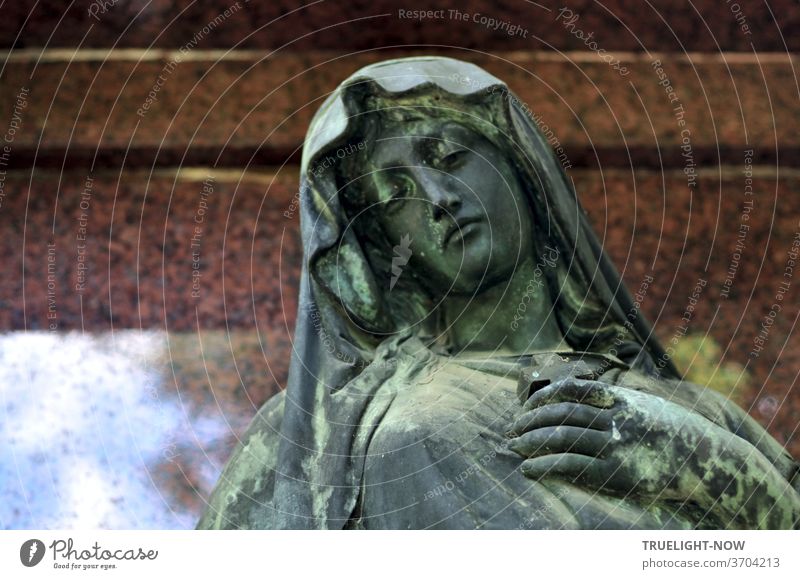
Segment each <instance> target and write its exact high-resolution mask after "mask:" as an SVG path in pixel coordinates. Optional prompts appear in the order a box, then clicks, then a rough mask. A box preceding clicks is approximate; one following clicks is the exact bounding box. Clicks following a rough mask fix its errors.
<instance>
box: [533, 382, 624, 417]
mask: <svg viewBox="0 0 800 579" xmlns="http://www.w3.org/2000/svg"><path fill="white" fill-rule="evenodd" d="M614 401H615V400H614V394H613V393H612V392H611V389H610V388H609V387H608V385H607V384H604V383H602V382H597V381H595V380H580V379H579V378H572V377H570V378H565V379H563V380H559V381H558V382H554V383H553V384H550V385H548V386H545V387H544V388H542V389H541V390H538V391H536V392H534V393H533V394H532V395H531V397H530V398H528V401H527V402H525V404H524V405H523V410H533V409H534V408H538V407H540V406H544V405H545V404H553V403H555V402H580V403H583V404H590V405H592V406H597V407H599V408H611V407H612V406H613V405H614Z"/></svg>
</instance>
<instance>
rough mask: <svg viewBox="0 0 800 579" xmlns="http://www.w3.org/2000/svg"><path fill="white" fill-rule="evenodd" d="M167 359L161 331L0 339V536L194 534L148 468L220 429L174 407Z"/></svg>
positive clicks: (209, 470) (213, 472)
mask: <svg viewBox="0 0 800 579" xmlns="http://www.w3.org/2000/svg"><path fill="white" fill-rule="evenodd" d="M166 360H167V350H166V335H165V334H164V333H159V332H139V331H122V332H114V334H113V335H112V334H104V335H97V336H90V335H81V334H76V333H72V334H60V335H59V334H55V335H54V334H47V333H27V334H26V333H12V334H6V335H2V336H0V408H2V409H1V410H0V527H2V528H6V529H9V528H11V529H24V528H70V529H86V528H112V529H114V528H121V529H144V528H162V529H166V528H191V527H192V526H193V525H194V524H195V522H196V517H197V514H196V513H192V512H188V511H187V510H185V509H182V510H177V509H178V508H181V507H179V506H176V505H177V503H178V501H176V500H175V499H174V497H170V496H169V495H168V491H167V490H164V489H162V488H159V485H163V480H164V477H163V476H162V477H160V478H159V477H157V476H155V469H156V467H157V466H158V465H159V464H161V465H162V466H163V465H165V464H169V462H168V460H165V459H168V458H170V457H172V456H176V455H180V453H181V450H179V449H186V448H187V447H188V448H192V447H197V446H198V443H199V445H200V446H206V445H207V444H209V443H211V442H213V441H215V440H218V439H219V438H220V437H221V436H224V435H225V434H226V427H225V425H224V424H223V423H221V421H218V420H215V419H209V418H205V419H193V418H191V416H190V412H189V411H188V409H185V408H181V406H180V402H179V400H178V397H177V396H176V395H175V387H174V384H173V382H172V375H171V374H169V373H168V365H167V362H166ZM187 415H188V416H189V417H188V418H187ZM203 471H205V472H200V473H199V474H198V476H200V477H201V478H202V479H204V480H205V481H206V483H207V484H209V485H210V484H211V483H212V482H213V480H214V479H216V477H217V476H218V471H217V469H216V468H214V467H212V466H211V465H210V464H209V463H208V462H207V461H203ZM159 481H160V482H159Z"/></svg>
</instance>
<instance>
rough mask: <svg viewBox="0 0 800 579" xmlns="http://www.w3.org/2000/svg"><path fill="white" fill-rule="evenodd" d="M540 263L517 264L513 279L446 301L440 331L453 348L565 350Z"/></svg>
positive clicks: (542, 262)
mask: <svg viewBox="0 0 800 579" xmlns="http://www.w3.org/2000/svg"><path fill="white" fill-rule="evenodd" d="M554 266H555V265H554V263H553V262H548V261H547V260H546V259H545V258H543V259H540V260H539V261H535V260H534V258H533V257H531V258H529V259H527V260H526V261H525V262H523V263H521V264H520V266H519V267H517V268H516V271H515V273H514V275H513V276H512V278H511V279H510V280H508V281H507V282H503V283H499V284H497V285H495V286H493V287H490V288H488V289H486V290H484V291H483V292H482V293H480V294H477V295H472V296H449V297H448V298H447V299H446V300H445V302H444V303H443V306H444V317H445V327H446V328H448V329H447V330H446V331H447V334H448V338H449V339H448V342H449V343H450V344H451V347H452V349H454V350H456V351H461V350H480V351H496V353H498V354H522V353H527V352H536V351H551V350H569V349H570V348H569V346H568V345H567V344H566V342H565V341H564V337H563V335H562V333H561V329H560V327H559V325H558V321H557V319H556V313H555V311H554V310H553V300H552V298H551V297H550V292H549V288H548V284H547V276H548V274H550V273H552V272H548V271H546V270H547V269H548V268H552V267H554Z"/></svg>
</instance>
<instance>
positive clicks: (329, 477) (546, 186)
mask: <svg viewBox="0 0 800 579" xmlns="http://www.w3.org/2000/svg"><path fill="white" fill-rule="evenodd" d="M428 91H434V92H437V94H441V95H443V96H444V97H445V100H446V101H447V102H448V103H449V104H450V105H451V106H452V105H453V104H454V103H455V104H458V103H460V104H461V106H465V107H469V105H470V103H476V102H486V101H487V99H488V100H490V101H491V100H494V107H493V108H494V110H496V111H498V117H499V118H496V119H492V122H494V123H496V124H497V125H498V126H499V127H500V129H501V130H502V131H503V132H505V133H506V134H507V135H508V136H509V137H510V139H511V141H512V142H513V144H514V147H515V148H516V150H517V155H516V156H517V166H518V169H519V168H520V165H521V170H523V171H525V172H527V173H528V175H529V177H531V179H532V180H533V181H534V182H536V183H538V189H539V190H540V193H539V194H540V195H542V196H543V198H542V199H540V200H539V206H538V208H537V209H536V210H537V211H542V210H543V209H544V210H546V212H547V218H548V224H549V235H550V239H552V240H553V242H556V241H557V242H558V243H559V246H560V247H559V249H560V251H561V252H562V255H564V256H565V258H567V259H568V261H569V270H568V271H569V274H568V275H571V276H573V277H574V279H577V280H578V282H579V284H581V285H582V286H583V288H584V291H586V292H587V294H588V293H591V295H592V297H593V299H594V301H595V302H596V303H599V304H601V305H602V307H603V308H604V309H605V314H606V315H607V317H608V319H609V320H610V321H611V322H612V323H615V324H619V325H620V326H622V327H625V328H626V329H627V333H626V336H627V337H626V342H627V346H628V349H629V350H630V347H631V345H633V346H634V348H633V353H629V354H627V358H628V359H626V360H625V361H626V362H628V363H631V364H632V365H638V366H641V367H642V368H644V369H645V370H646V371H649V372H650V373H651V374H660V375H661V376H663V377H666V378H676V377H678V374H677V371H676V370H675V369H674V367H673V366H672V364H671V363H670V362H669V360H668V358H667V357H666V356H665V355H664V352H663V350H662V348H661V346H660V345H659V344H658V343H657V342H656V341H655V340H654V339H653V338H652V332H651V328H650V326H649V324H648V323H647V322H646V321H645V319H644V318H643V317H642V316H641V314H640V312H639V308H638V307H637V306H638V304H635V303H634V301H633V299H632V298H631V295H630V294H629V292H628V291H627V290H626V289H625V286H624V285H623V284H622V281H621V279H620V276H619V274H618V273H617V271H616V269H615V268H614V266H613V265H612V264H611V262H610V260H609V259H608V257H607V256H606V254H605V253H604V252H603V250H602V247H601V245H600V243H599V242H598V240H597V237H596V236H595V234H594V232H593V231H592V228H591V226H590V224H589V222H588V220H587V218H586V216H585V215H584V212H583V210H582V209H581V207H580V203H579V201H578V198H577V196H576V193H575V191H574V188H573V187H572V185H571V183H570V181H569V180H568V179H567V177H566V175H565V173H564V171H563V169H562V167H561V165H560V164H559V162H558V160H557V159H556V157H555V155H554V154H553V152H552V150H551V148H550V146H549V145H548V144H547V142H546V141H545V139H544V137H543V136H542V135H541V133H540V132H539V130H538V128H537V127H536V125H535V124H534V122H533V121H532V120H531V118H530V117H529V115H528V114H526V111H525V107H524V106H523V104H522V103H520V101H519V100H517V99H516V98H515V97H513V93H511V92H510V91H509V89H508V87H507V86H506V85H505V83H503V82H502V81H500V80H499V79H497V78H495V77H494V76H492V75H490V74H488V73H487V72H486V71H484V70H483V69H481V68H479V67H477V66H475V65H473V64H470V63H466V62H463V61H458V60H454V59H450V58H442V57H415V58H405V59H399V60H392V61H385V62H381V63H378V64H374V65H370V66H367V67H365V68H363V69H361V70H360V71H358V72H356V73H355V74H353V75H352V76H351V77H350V78H348V79H347V80H346V81H345V82H343V83H342V84H341V85H340V86H339V87H338V88H337V89H336V91H334V92H333V93H332V94H331V95H330V96H329V97H328V98H327V99H326V101H325V102H324V103H323V105H322V106H321V107H320V109H319V111H318V112H317V114H316V115H315V117H314V119H313V121H312V123H311V126H310V128H309V130H308V133H307V137H306V141H305V145H304V149H303V158H302V168H301V179H300V188H301V189H300V226H301V234H302V239H303V265H302V275H301V282H300V296H299V305H298V315H297V325H296V327H295V335H294V342H293V351H292V359H291V365H290V371H289V381H288V385H287V388H286V391H285V406H284V415H283V420H282V424H281V430H280V433H279V435H280V443H279V447H278V457H277V468H276V472H275V478H274V488H273V493H272V501H271V506H270V511H271V515H270V518H272V519H273V520H272V523H273V524H272V525H270V526H271V527H272V528H334V529H335V528H342V527H343V526H345V524H346V523H347V521H348V519H349V518H350V517H351V515H352V513H353V511H354V508H355V506H356V502H357V498H358V494H359V490H360V488H359V485H360V480H361V475H362V472H363V464H364V454H365V452H366V446H367V443H368V439H366V438H365V437H364V433H363V424H362V420H363V419H364V416H365V413H366V411H367V407H368V406H369V405H370V404H371V403H373V402H374V399H375V396H374V395H375V393H376V392H377V389H378V388H379V387H380V385H381V384H382V383H383V382H384V381H385V380H386V378H387V376H388V375H390V374H391V373H392V367H393V366H392V365H391V364H376V363H374V362H376V360H378V359H386V358H389V357H391V356H392V355H393V352H392V351H391V350H390V349H387V348H385V347H383V348H382V347H380V344H381V343H382V342H383V343H384V344H385V343H386V342H388V341H389V340H384V338H386V337H387V336H388V335H391V334H392V325H391V319H390V316H389V314H388V312H387V311H386V307H385V304H384V303H383V299H382V290H381V288H380V287H379V284H378V282H377V281H376V277H375V275H374V274H373V272H372V270H371V269H370V265H369V263H368V260H367V258H366V252H365V249H364V248H362V247H361V246H360V245H359V242H358V240H357V238H356V235H355V233H354V232H353V229H352V228H348V224H347V218H346V215H345V211H344V209H343V207H342V205H341V204H340V201H339V191H338V188H337V179H336V175H335V168H334V167H333V166H332V165H333V163H330V162H327V161H330V160H331V159H336V158H337V157H339V156H340V155H342V154H343V153H342V151H343V152H344V153H345V154H346V152H347V151H346V149H344V147H346V144H347V143H348V142H351V141H352V140H353V138H354V135H353V131H354V128H353V127H354V125H355V123H353V122H352V119H355V118H358V115H359V114H362V113H363V112H365V111H364V110H363V107H364V106H365V102H366V97H368V96H369V95H381V96H383V97H387V98H392V97H397V98H402V97H404V96H405V97H408V96H416V95H421V94H426V93H428ZM551 243H552V242H551ZM620 357H621V358H623V359H625V357H624V356H622V355H621V354H620ZM656 360H660V361H661V363H660V364H658V366H659V368H658V369H656V364H655V361H656ZM386 404H388V403H386ZM374 414H375V412H374V408H373V415H374ZM377 415H378V416H380V409H379V410H378V412H377Z"/></svg>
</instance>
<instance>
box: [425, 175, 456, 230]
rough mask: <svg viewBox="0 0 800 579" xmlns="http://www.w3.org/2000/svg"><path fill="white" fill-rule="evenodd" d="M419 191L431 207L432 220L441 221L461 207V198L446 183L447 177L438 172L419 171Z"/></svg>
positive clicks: (449, 184)
mask: <svg viewBox="0 0 800 579" xmlns="http://www.w3.org/2000/svg"><path fill="white" fill-rule="evenodd" d="M418 183H419V187H420V189H422V192H423V193H424V194H425V196H426V197H427V198H428V200H429V201H430V202H431V205H432V206H433V218H434V220H436V221H439V220H441V218H442V217H443V216H444V215H448V214H450V215H452V214H453V213H454V212H455V211H456V210H457V209H458V208H459V207H460V206H461V196H460V195H459V194H458V193H457V192H456V191H454V189H453V187H452V184H451V183H448V179H447V176H446V175H445V174H444V173H441V172H439V171H432V170H428V171H420V174H419V176H418Z"/></svg>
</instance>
